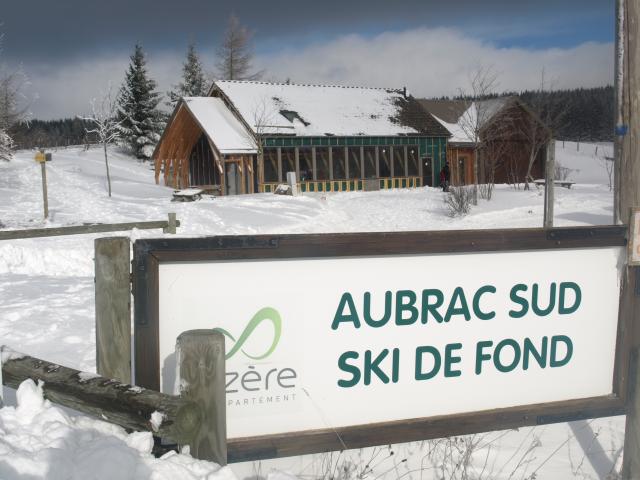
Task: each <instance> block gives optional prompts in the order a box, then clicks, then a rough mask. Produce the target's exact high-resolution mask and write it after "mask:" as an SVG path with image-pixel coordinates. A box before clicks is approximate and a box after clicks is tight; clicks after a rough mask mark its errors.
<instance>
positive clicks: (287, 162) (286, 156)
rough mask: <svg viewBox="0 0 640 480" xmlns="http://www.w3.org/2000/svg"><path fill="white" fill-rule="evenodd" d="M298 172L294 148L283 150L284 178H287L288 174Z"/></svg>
mask: <svg viewBox="0 0 640 480" xmlns="http://www.w3.org/2000/svg"><path fill="white" fill-rule="evenodd" d="M295 171H296V152H295V149H294V148H283V149H282V178H285V179H286V178H287V172H295Z"/></svg>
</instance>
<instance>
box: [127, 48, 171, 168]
mask: <svg viewBox="0 0 640 480" xmlns="http://www.w3.org/2000/svg"><path fill="white" fill-rule="evenodd" d="M130 58H131V63H130V64H129V69H128V70H127V73H126V77H125V81H124V84H123V85H122V87H121V88H120V93H119V95H118V107H117V112H118V123H119V125H120V135H121V138H122V139H123V140H124V142H125V143H126V144H127V146H128V147H129V148H130V149H131V151H132V152H133V154H134V155H135V156H136V158H140V159H148V158H150V157H151V155H152V154H153V149H154V148H155V145H156V143H157V142H158V140H160V132H161V131H162V128H163V126H164V121H163V115H162V112H160V111H159V110H158V103H160V94H159V93H157V92H156V91H155V88H156V82H155V81H153V80H152V79H150V78H149V77H148V74H147V68H146V59H145V55H144V52H143V51H142V47H141V46H140V45H138V44H137V45H136V46H135V50H134V53H133V55H131V57H130Z"/></svg>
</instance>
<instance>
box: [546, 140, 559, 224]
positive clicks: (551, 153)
mask: <svg viewBox="0 0 640 480" xmlns="http://www.w3.org/2000/svg"><path fill="white" fill-rule="evenodd" d="M546 157H547V161H546V164H545V172H544V177H545V189H544V228H553V201H554V191H553V189H554V186H555V185H554V183H553V181H554V180H555V170H556V141H555V140H549V143H548V144H547V155H546Z"/></svg>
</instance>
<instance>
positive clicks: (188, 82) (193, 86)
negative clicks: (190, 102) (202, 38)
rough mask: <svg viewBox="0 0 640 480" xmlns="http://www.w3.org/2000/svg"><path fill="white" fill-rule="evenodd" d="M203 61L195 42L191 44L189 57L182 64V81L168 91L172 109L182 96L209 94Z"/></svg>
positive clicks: (188, 51)
mask: <svg viewBox="0 0 640 480" xmlns="http://www.w3.org/2000/svg"><path fill="white" fill-rule="evenodd" d="M202 70H203V69H202V62H201V61H200V56H199V55H198V52H196V47H195V45H194V44H193V43H191V44H189V48H188V50H187V58H186V60H185V62H184V63H183V64H182V81H181V82H180V83H179V84H178V85H174V86H173V90H172V91H170V92H169V93H168V96H169V101H168V102H167V105H169V106H170V107H171V108H172V109H173V108H174V107H175V106H176V103H177V102H178V100H179V99H180V98H181V97H203V96H205V95H206V94H207V87H208V85H207V82H206V81H205V78H204V73H203V71H202Z"/></svg>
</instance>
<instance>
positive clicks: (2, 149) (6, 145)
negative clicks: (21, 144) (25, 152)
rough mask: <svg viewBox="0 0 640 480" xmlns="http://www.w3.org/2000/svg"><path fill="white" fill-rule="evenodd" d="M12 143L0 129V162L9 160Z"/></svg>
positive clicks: (7, 135)
mask: <svg viewBox="0 0 640 480" xmlns="http://www.w3.org/2000/svg"><path fill="white" fill-rule="evenodd" d="M12 149H13V141H12V140H11V137H10V136H9V134H8V133H7V132H5V131H4V130H3V129H1V128H0V160H7V161H9V160H11V157H12V153H11V151H12Z"/></svg>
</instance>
